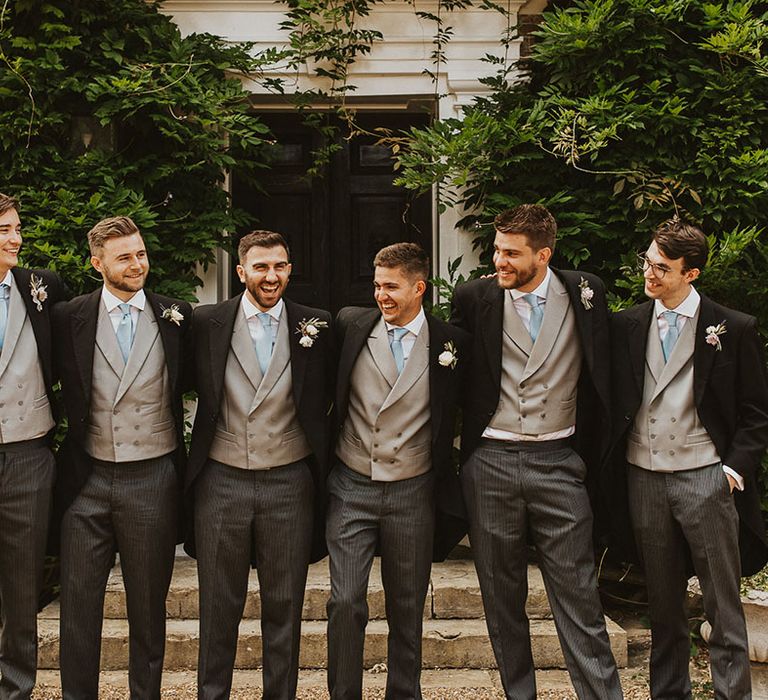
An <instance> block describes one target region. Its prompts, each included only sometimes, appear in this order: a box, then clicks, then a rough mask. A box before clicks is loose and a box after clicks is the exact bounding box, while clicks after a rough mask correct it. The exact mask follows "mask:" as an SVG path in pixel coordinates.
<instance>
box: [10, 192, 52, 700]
mask: <svg viewBox="0 0 768 700" xmlns="http://www.w3.org/2000/svg"><path fill="white" fill-rule="evenodd" d="M20 248H21V223H20V221H19V214H18V203H17V202H16V200H15V199H13V198H12V197H9V196H8V195H5V194H0V676H2V678H0V700H22V699H23V698H29V697H30V695H31V693H32V688H33V687H34V685H35V675H36V671H37V604H38V596H39V595H40V589H41V587H42V584H43V559H44V555H45V543H46V538H47V534H48V521H49V518H50V511H51V490H52V487H53V479H54V473H55V468H54V460H53V455H52V454H51V450H50V432H51V430H52V429H53V427H54V425H55V418H54V411H53V407H54V401H53V391H52V388H51V387H52V385H53V372H52V370H51V328H50V316H49V314H50V309H51V306H52V305H53V304H55V303H56V302H57V301H61V299H62V297H63V296H64V295H65V294H66V290H65V288H64V285H63V284H62V283H61V280H60V279H59V277H58V275H56V274H54V273H53V272H48V271H47V270H25V269H22V268H19V267H17V264H18V257H19V249H20Z"/></svg>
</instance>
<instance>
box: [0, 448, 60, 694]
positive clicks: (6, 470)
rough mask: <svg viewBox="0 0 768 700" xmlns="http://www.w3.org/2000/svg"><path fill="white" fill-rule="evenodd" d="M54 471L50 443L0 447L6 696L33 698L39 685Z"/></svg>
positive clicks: (0, 659) (0, 606)
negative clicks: (40, 611)
mask: <svg viewBox="0 0 768 700" xmlns="http://www.w3.org/2000/svg"><path fill="white" fill-rule="evenodd" d="M54 473H55V467H54V460H53V455H52V454H51V451H50V450H49V449H48V448H47V447H30V448H28V449H20V450H18V451H17V450H9V451H2V448H0V676H2V678H0V700H21V699H22V698H29V696H30V695H31V693H32V688H33V687H34V685H35V675H36V671H37V601H38V596H39V595H40V588H41V586H42V582H43V560H44V557H45V543H46V537H47V535H48V520H49V518H50V512H51V489H52V487H53V478H54Z"/></svg>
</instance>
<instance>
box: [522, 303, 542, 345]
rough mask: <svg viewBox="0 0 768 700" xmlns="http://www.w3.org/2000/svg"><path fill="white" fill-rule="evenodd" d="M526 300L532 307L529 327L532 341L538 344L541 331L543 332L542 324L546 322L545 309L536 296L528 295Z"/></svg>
mask: <svg viewBox="0 0 768 700" xmlns="http://www.w3.org/2000/svg"><path fill="white" fill-rule="evenodd" d="M523 299H525V300H526V301H527V302H528V304H529V305H530V307H531V319H530V322H529V325H528V329H529V330H528V332H529V333H530V334H531V339H532V340H533V342H534V343H535V342H536V338H538V337H539V330H541V322H542V321H543V320H544V308H543V307H542V305H541V301H540V300H539V297H537V296H536V295H535V294H526V295H525V296H524V297H523Z"/></svg>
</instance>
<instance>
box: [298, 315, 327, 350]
mask: <svg viewBox="0 0 768 700" xmlns="http://www.w3.org/2000/svg"><path fill="white" fill-rule="evenodd" d="M321 328H328V321H322V320H320V319H319V318H316V317H314V316H313V317H312V318H310V319H306V318H303V319H301V321H299V327H298V328H297V329H296V332H297V333H298V334H299V335H300V336H301V338H299V345H301V347H303V348H311V347H312V346H313V345H314V344H315V340H317V336H318V335H320V329H321Z"/></svg>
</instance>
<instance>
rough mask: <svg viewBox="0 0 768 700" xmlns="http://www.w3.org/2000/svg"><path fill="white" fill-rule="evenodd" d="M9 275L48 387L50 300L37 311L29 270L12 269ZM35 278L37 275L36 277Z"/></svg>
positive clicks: (49, 372) (49, 371) (49, 381)
mask: <svg viewBox="0 0 768 700" xmlns="http://www.w3.org/2000/svg"><path fill="white" fill-rule="evenodd" d="M11 274H12V275H13V278H14V280H15V282H16V284H15V285H14V286H18V288H19V289H18V291H19V295H20V298H21V300H22V302H23V303H24V306H25V307H26V309H27V316H28V317H29V320H30V322H31V323H32V331H33V332H34V334H35V341H36V342H37V353H38V355H39V357H40V364H41V366H42V368H43V374H44V375H45V381H46V384H47V385H49V386H50V383H51V366H50V358H51V330H50V329H51V327H50V316H49V306H50V303H51V301H50V299H48V300H47V301H44V302H43V309H42V311H38V310H37V306H36V305H35V302H34V301H33V299H32V293H31V292H32V287H31V282H32V273H31V272H30V271H29V270H25V269H23V268H19V267H14V268H13V269H12V270H11ZM36 277H37V275H36Z"/></svg>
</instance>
